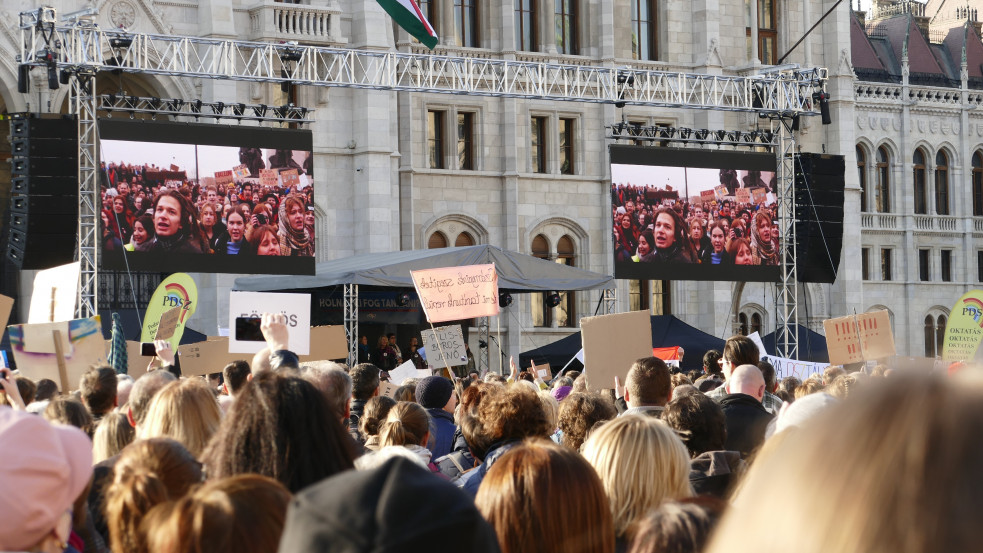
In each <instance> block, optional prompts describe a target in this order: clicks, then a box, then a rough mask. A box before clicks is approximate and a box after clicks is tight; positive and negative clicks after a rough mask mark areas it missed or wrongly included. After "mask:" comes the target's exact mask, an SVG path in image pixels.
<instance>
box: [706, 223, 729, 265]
mask: <svg viewBox="0 0 983 553" xmlns="http://www.w3.org/2000/svg"><path fill="white" fill-rule="evenodd" d="M726 222H727V220H726V219H720V220H718V221H716V222H714V223H713V224H712V225H710V247H711V248H712V249H711V252H710V263H711V264H713V265H727V264H729V263H730V262H731V261H733V260H732V259H731V257H730V254H728V253H727V230H728V229H727V225H726Z"/></svg>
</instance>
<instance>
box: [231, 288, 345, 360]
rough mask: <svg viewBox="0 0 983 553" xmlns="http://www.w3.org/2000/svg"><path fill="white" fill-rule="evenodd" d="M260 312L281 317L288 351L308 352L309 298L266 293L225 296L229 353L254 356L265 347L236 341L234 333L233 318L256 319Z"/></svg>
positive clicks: (236, 293)
mask: <svg viewBox="0 0 983 553" xmlns="http://www.w3.org/2000/svg"><path fill="white" fill-rule="evenodd" d="M263 313H282V314H284V315H285V316H286V317H287V327H288V329H289V332H290V335H289V342H288V344H289V347H288V349H289V350H290V351H292V352H294V353H296V354H297V355H307V354H309V353H310V350H311V333H310V328H311V295H310V294H275V293H270V292H230V293H229V329H230V332H229V352H230V353H256V352H257V351H259V350H261V349H263V348H264V347H266V342H247V341H242V340H236V338H235V332H234V329H235V327H236V318H237V317H259V316H260V315H262V314H263ZM342 357H344V355H342Z"/></svg>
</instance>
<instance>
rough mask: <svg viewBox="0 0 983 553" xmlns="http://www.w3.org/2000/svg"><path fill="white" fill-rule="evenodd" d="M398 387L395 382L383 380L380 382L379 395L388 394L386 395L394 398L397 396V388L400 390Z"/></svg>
mask: <svg viewBox="0 0 983 553" xmlns="http://www.w3.org/2000/svg"><path fill="white" fill-rule="evenodd" d="M398 389H399V386H397V385H395V384H393V383H392V382H386V381H385V380H383V381H382V382H379V395H380V396H386V397H388V398H390V399H394V398H395V397H396V390H398Z"/></svg>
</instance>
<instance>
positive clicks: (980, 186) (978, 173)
mask: <svg viewBox="0 0 983 553" xmlns="http://www.w3.org/2000/svg"><path fill="white" fill-rule="evenodd" d="M973 215H975V216H977V217H980V216H983V154H980V152H976V153H975V154H973Z"/></svg>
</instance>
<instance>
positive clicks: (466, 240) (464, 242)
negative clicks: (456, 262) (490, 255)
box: [454, 232, 474, 247]
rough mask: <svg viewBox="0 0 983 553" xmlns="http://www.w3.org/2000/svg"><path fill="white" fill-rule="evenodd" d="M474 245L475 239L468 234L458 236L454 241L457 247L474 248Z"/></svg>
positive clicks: (463, 233)
mask: <svg viewBox="0 0 983 553" xmlns="http://www.w3.org/2000/svg"><path fill="white" fill-rule="evenodd" d="M473 245H474V237H473V236H471V235H470V234H469V233H467V232H462V233H461V234H458V235H457V239H456V240H454V246H456V247H461V246H473Z"/></svg>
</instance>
